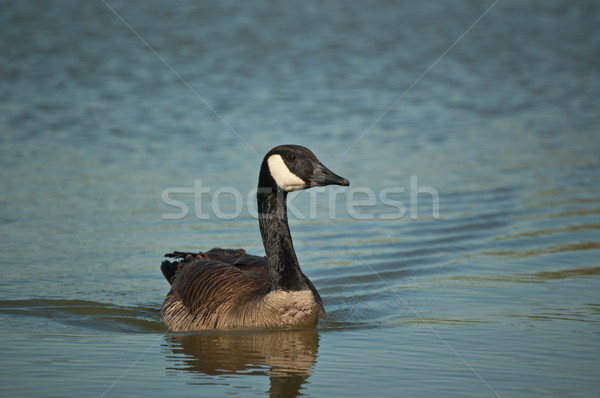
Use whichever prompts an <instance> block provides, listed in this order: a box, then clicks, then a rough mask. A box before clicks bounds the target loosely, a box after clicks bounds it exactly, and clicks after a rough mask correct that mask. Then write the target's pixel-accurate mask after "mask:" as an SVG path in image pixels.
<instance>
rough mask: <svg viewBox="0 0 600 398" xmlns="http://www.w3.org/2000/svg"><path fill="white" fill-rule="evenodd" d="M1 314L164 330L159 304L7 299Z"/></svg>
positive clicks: (101, 327) (0, 304) (82, 325)
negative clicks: (133, 305)
mask: <svg viewBox="0 0 600 398" xmlns="http://www.w3.org/2000/svg"><path fill="white" fill-rule="evenodd" d="M0 314H3V315H5V316H12V317H15V318H17V321H18V322H19V323H21V321H23V319H25V318H38V319H39V318H46V319H47V320H49V321H51V322H53V323H58V324H60V325H66V326H68V327H74V328H79V329H89V330H95V331H108V332H122V333H148V332H164V331H166V330H167V329H166V327H165V325H164V324H163V323H162V321H161V319H160V316H159V310H158V309H157V308H155V307H145V306H135V307H124V306H118V305H114V304H106V303H98V302H95V301H85V300H52V299H29V300H3V301H0Z"/></svg>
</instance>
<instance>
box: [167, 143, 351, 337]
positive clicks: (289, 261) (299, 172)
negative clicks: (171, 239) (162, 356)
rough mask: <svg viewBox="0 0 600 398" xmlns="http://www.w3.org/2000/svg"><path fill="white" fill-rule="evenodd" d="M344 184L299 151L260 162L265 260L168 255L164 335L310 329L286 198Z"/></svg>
mask: <svg viewBox="0 0 600 398" xmlns="http://www.w3.org/2000/svg"><path fill="white" fill-rule="evenodd" d="M331 184H336V185H342V186H348V185H350V183H349V182H348V180H347V179H345V178H343V177H340V176H338V175H336V174H334V173H333V172H331V171H330V170H329V169H328V168H326V167H325V166H323V164H322V163H321V162H320V161H319V160H318V159H317V157H316V156H315V155H314V154H313V153H312V152H311V151H310V150H309V149H307V148H304V147H302V146H298V145H281V146H278V147H275V148H273V149H271V150H270V151H269V152H268V153H267V154H266V155H265V157H264V159H263V162H262V165H261V167H260V174H259V177H258V190H257V200H258V223H259V227H260V233H261V236H262V241H263V245H264V247H265V253H266V257H260V256H253V255H250V254H247V253H246V252H245V251H244V250H243V249H217V248H215V249H212V250H210V251H208V252H204V253H203V252H200V253H187V252H173V253H169V254H166V255H165V257H169V258H177V259H179V260H178V261H173V262H172V261H167V260H165V261H164V262H163V263H162V265H161V270H162V273H163V275H164V276H165V278H166V279H167V281H169V283H170V284H171V290H170V291H169V293H168V294H167V297H166V299H165V301H164V304H163V307H162V310H161V312H160V315H161V317H162V319H163V321H164V322H165V324H166V325H167V326H168V327H169V329H170V330H172V331H176V332H181V331H192V330H206V329H236V328H272V327H274V328H279V327H294V326H309V325H316V323H317V321H318V318H319V317H324V316H325V309H324V308H323V302H322V300H321V297H320V296H319V293H318V292H317V289H315V287H314V286H313V284H312V282H311V281H310V280H309V279H308V278H307V277H306V275H304V274H303V273H302V270H301V269H300V265H299V264H298V259H297V258H296V253H295V251H294V245H293V243H292V236H291V235H290V229H289V226H288V219H287V206H286V197H287V194H288V192H291V191H296V190H300V189H307V188H311V187H316V186H325V185H331Z"/></svg>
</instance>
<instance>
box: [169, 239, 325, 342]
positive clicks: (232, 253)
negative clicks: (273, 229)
mask: <svg viewBox="0 0 600 398" xmlns="http://www.w3.org/2000/svg"><path fill="white" fill-rule="evenodd" d="M165 256H166V257H171V258H179V259H181V260H180V261H174V262H171V261H164V262H163V264H162V266H161V270H162V271H163V274H164V275H165V278H167V280H168V281H169V283H171V285H172V286H171V290H170V291H169V293H168V295H167V298H166V299H165V303H164V304H163V308H162V310H161V317H162V318H163V320H164V321H165V323H166V324H167V326H169V328H170V329H171V330H173V331H187V330H200V329H214V328H231V327H252V326H257V325H276V324H277V323H278V322H279V316H280V315H279V312H272V309H271V310H269V311H267V310H266V307H264V298H265V295H266V294H267V293H269V272H268V269H267V258H266V257H260V256H253V255H249V254H247V253H246V252H245V251H244V250H242V249H235V250H233V249H212V250H210V251H208V252H199V253H189V252H173V253H170V254H167V255H165ZM306 280H307V282H308V285H309V288H310V290H311V291H312V292H313V296H314V298H315V300H316V302H317V305H318V310H317V312H318V313H319V314H321V315H324V314H325V310H324V308H323V303H322V301H321V297H320V296H319V293H318V292H317V290H316V289H315V288H314V286H313V284H312V283H311V282H310V280H309V279H308V278H306ZM259 308H260V309H259Z"/></svg>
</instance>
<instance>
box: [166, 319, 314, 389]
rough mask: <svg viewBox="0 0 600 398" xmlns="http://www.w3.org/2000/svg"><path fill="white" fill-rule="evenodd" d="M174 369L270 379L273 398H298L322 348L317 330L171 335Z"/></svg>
mask: <svg viewBox="0 0 600 398" xmlns="http://www.w3.org/2000/svg"><path fill="white" fill-rule="evenodd" d="M167 342H168V344H169V347H170V349H171V350H172V351H173V354H175V357H174V358H173V359H172V360H173V361H174V362H175V363H176V364H175V366H174V367H173V368H172V369H175V370H182V371H187V372H192V373H199V374H201V375H207V376H220V375H232V374H244V375H262V376H266V375H268V376H269V379H270V384H271V388H270V390H269V391H268V392H269V395H270V396H271V397H281V396H285V397H296V396H298V395H299V394H300V389H301V388H302V385H303V384H305V383H306V382H307V379H308V378H309V377H310V375H311V373H312V368H313V367H314V365H315V363H316V359H317V351H318V348H319V334H318V333H317V331H316V330H312V329H311V330H273V331H264V332H254V333H253V332H230V333H228V332H219V333H214V332H212V333H200V334H192V335H170V336H169V337H167ZM221 381H222V380H221Z"/></svg>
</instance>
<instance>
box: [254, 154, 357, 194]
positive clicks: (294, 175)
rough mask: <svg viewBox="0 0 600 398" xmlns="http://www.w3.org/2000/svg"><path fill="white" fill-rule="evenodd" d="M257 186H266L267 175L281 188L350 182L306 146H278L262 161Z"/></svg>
mask: <svg viewBox="0 0 600 398" xmlns="http://www.w3.org/2000/svg"><path fill="white" fill-rule="evenodd" d="M260 174H261V175H260V181H259V185H261V186H267V185H270V184H267V181H266V180H265V179H267V178H268V177H270V178H271V179H272V180H273V182H274V183H275V184H276V185H277V187H279V188H280V189H281V190H283V191H285V192H291V191H297V190H300V189H307V188H312V187H322V186H325V185H332V184H335V185H342V186H348V185H350V182H349V181H348V180H347V179H345V178H343V177H340V176H339V175H337V174H335V173H333V172H332V171H331V170H329V169H328V168H327V167H325V166H323V164H322V163H321V162H320V161H319V159H317V157H316V156H315V154H314V153H312V152H311V151H310V150H309V149H308V148H305V147H303V146H299V145H280V146H277V147H275V148H273V149H271V150H270V151H269V152H268V153H267V154H266V155H265V158H264V160H263V163H262V166H261V172H260Z"/></svg>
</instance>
